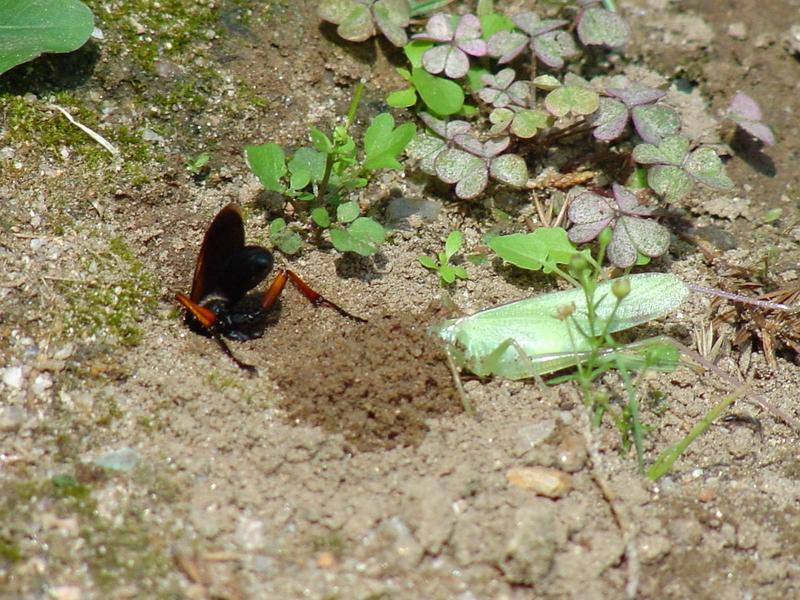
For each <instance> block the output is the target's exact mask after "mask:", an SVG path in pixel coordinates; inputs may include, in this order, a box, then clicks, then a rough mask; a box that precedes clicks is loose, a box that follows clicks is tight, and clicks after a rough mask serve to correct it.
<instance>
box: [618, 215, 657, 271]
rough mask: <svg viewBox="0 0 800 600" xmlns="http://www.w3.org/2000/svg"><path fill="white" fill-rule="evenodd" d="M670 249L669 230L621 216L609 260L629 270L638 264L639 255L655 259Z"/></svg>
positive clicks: (655, 224)
mask: <svg viewBox="0 0 800 600" xmlns="http://www.w3.org/2000/svg"><path fill="white" fill-rule="evenodd" d="M668 249H669V230H668V229H667V228H666V227H664V226H663V225H660V224H659V223H656V222H655V221H651V220H648V219H637V218H635V217H628V216H624V215H623V216H621V217H620V218H619V219H618V221H617V225H616V227H614V235H613V236H612V237H611V243H610V244H609V245H608V259H609V260H610V261H611V262H612V263H614V264H615V265H616V266H618V267H620V268H622V269H627V268H628V267H632V266H633V265H634V264H636V259H637V256H638V253H642V254H644V255H645V256H649V257H651V258H655V257H656V256H661V255H662V254H664V253H665V252H666V251H667V250H668Z"/></svg>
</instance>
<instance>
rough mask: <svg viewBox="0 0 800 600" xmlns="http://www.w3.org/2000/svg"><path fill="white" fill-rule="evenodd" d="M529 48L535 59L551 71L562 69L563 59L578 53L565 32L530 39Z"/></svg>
mask: <svg viewBox="0 0 800 600" xmlns="http://www.w3.org/2000/svg"><path fill="white" fill-rule="evenodd" d="M531 48H533V52H534V54H536V58H538V59H539V60H541V61H542V62H543V63H544V64H546V65H547V66H548V67H551V68H553V69H560V68H562V67H563V66H564V58H568V57H570V56H575V55H576V54H577V53H578V48H577V47H576V46H575V40H574V39H573V37H572V35H571V34H570V33H569V32H567V31H551V32H549V33H545V34H542V35H538V36H536V37H534V38H533V39H532V41H531Z"/></svg>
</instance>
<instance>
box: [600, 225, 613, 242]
mask: <svg viewBox="0 0 800 600" xmlns="http://www.w3.org/2000/svg"><path fill="white" fill-rule="evenodd" d="M612 237H614V230H613V229H611V227H606V228H605V229H603V231H601V232H600V235H599V236H597V240H598V241H599V242H600V245H601V246H608V245H609V244H610V243H611V238H612Z"/></svg>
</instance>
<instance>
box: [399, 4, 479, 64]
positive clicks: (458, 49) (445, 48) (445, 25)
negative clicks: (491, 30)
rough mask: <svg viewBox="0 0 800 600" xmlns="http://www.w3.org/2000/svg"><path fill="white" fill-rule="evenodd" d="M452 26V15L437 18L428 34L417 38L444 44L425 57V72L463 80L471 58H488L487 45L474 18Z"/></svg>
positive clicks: (441, 14)
mask: <svg viewBox="0 0 800 600" xmlns="http://www.w3.org/2000/svg"><path fill="white" fill-rule="evenodd" d="M452 23H453V18H452V17H451V16H450V15H447V14H444V13H438V14H435V15H433V16H432V17H431V18H430V19H429V20H428V23H427V25H426V27H425V32H424V33H419V34H416V35H415V36H414V38H415V39H421V40H430V41H433V42H438V43H441V45H438V46H435V47H433V48H431V49H430V50H428V51H427V52H425V54H423V56H422V65H423V66H424V67H425V70H426V71H428V72H429V73H432V74H434V75H436V74H439V73H444V74H445V75H447V77H450V78H451V79H460V78H461V77H464V76H465V75H466V74H467V71H468V70H469V56H485V55H486V53H487V45H486V42H485V41H483V40H482V39H481V37H480V35H481V24H480V21H479V20H478V17H476V16H475V15H472V14H466V15H463V16H461V17H459V18H458V24H457V25H456V26H455V28H453V24H452Z"/></svg>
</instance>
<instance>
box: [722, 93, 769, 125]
mask: <svg viewBox="0 0 800 600" xmlns="http://www.w3.org/2000/svg"><path fill="white" fill-rule="evenodd" d="M728 112H729V113H730V115H731V117H733V118H736V117H738V118H740V119H745V120H747V121H762V120H763V119H764V115H763V114H762V113H761V107H760V106H759V105H758V102H756V101H755V100H754V99H753V98H752V97H750V96H748V95H747V94H745V93H744V92H736V95H735V96H734V97H733V99H732V100H731V103H730V106H728Z"/></svg>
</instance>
